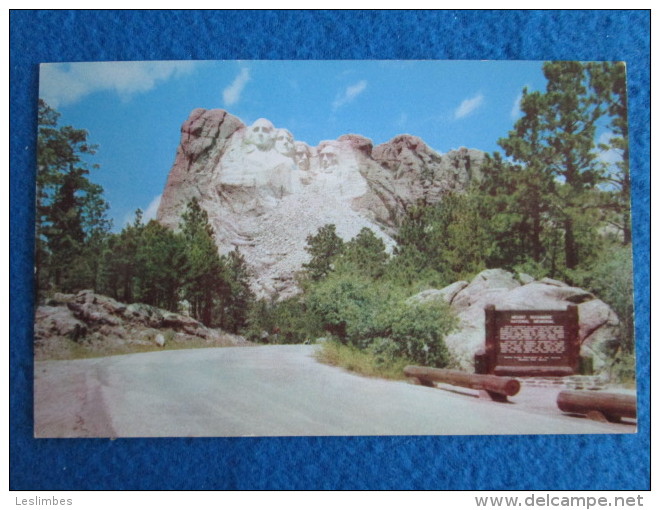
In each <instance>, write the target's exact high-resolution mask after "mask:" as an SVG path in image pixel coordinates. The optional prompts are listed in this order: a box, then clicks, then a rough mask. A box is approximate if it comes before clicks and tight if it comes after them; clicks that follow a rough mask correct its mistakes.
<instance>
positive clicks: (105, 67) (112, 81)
mask: <svg viewBox="0 0 660 510" xmlns="http://www.w3.org/2000/svg"><path fill="white" fill-rule="evenodd" d="M195 65H196V64H195V62H79V63H72V64H42V65H41V67H40V80H39V96H40V97H42V98H43V99H44V100H45V101H46V102H47V103H48V104H49V105H50V106H52V107H53V108H58V107H60V106H66V105H70V104H73V103H75V102H77V101H79V100H80V99H82V98H84V97H85V96H87V95H89V94H92V93H93V92H98V91H102V90H112V91H115V92H116V93H117V94H119V95H120V96H121V97H122V99H128V98H129V97H130V96H131V95H133V94H137V93H140V92H147V91H149V90H151V89H152V88H154V87H155V86H156V84H157V83H158V82H162V81H165V80H167V79H169V78H171V77H173V76H180V75H184V74H188V73H190V72H192V70H193V69H194V67H195Z"/></svg>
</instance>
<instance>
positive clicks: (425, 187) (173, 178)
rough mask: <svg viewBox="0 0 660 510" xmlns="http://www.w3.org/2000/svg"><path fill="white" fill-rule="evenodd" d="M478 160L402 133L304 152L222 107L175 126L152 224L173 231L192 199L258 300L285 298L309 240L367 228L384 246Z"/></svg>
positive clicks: (468, 174)
mask: <svg viewBox="0 0 660 510" xmlns="http://www.w3.org/2000/svg"><path fill="white" fill-rule="evenodd" d="M483 159H484V153H483V152H481V151H477V150H472V149H470V150H468V149H465V148H462V149H459V150H457V151H451V152H449V153H447V154H443V155H441V154H438V153H437V152H435V151H433V150H432V149H431V148H430V147H428V146H427V145H426V144H425V143H424V142H423V141H422V140H421V139H419V138H417V137H414V136H409V135H399V136H397V137H395V138H393V139H392V140H390V141H389V142H387V143H384V144H382V145H378V146H376V147H374V146H373V144H372V142H371V140H369V139H367V138H365V137H363V136H359V135H353V134H349V135H344V136H341V137H339V138H338V139H337V140H332V141H324V142H321V143H320V144H319V145H318V146H317V147H311V146H309V145H307V144H306V143H304V142H299V141H296V140H294V138H293V136H292V134H291V133H290V132H289V131H287V130H286V129H278V128H276V127H275V126H273V124H272V123H271V122H270V121H268V120H266V119H259V120H257V121H256V122H254V123H253V124H252V125H251V126H246V125H245V124H243V122H241V121H240V120H239V119H238V118H237V117H234V116H233V115H231V114H229V113H227V112H226V111H224V110H204V109H197V110H194V111H193V112H192V113H191V114H190V117H189V118H188V120H186V121H185V122H184V124H183V126H182V128H181V143H180V144H179V147H178V149H177V153H176V159H175V162H174V165H173V167H172V170H171V171H170V174H169V177H168V180H167V184H166V187H165V191H164V193H163V196H162V200H161V203H160V208H159V210H158V220H159V221H160V222H161V223H163V224H164V225H167V226H169V227H171V228H177V227H178V226H179V223H180V218H181V214H182V212H183V211H184V209H185V207H186V204H187V202H188V201H189V200H190V199H191V198H193V197H195V198H197V199H198V200H199V202H200V205H201V206H202V207H203V208H204V209H205V210H206V211H207V213H208V215H209V221H210V222H211V224H212V226H213V229H214V231H215V236H216V243H217V244H218V248H219V250H220V252H221V253H226V252H228V251H230V250H232V249H234V247H239V249H240V250H241V252H242V253H243V255H244V256H245V258H246V260H247V262H248V264H249V265H250V267H251V269H252V271H253V275H254V279H253V290H254V291H255V292H256V293H257V295H260V296H274V295H277V296H279V297H286V296H289V295H292V294H294V293H295V292H296V288H295V285H294V283H293V281H294V275H295V273H296V272H297V271H298V270H299V269H300V268H301V266H302V264H303V263H304V262H306V261H307V260H308V255H307V253H306V252H305V250H304V247H305V244H306V241H305V239H306V237H307V236H308V235H309V234H314V233H315V232H316V231H317V230H318V229H319V228H320V227H322V226H323V225H325V224H328V223H333V224H335V225H336V227H337V233H338V234H339V235H340V236H341V237H343V238H344V239H346V240H348V239H350V238H352V237H354V236H355V235H357V234H358V233H359V231H360V230H361V229H362V228H363V227H368V228H370V229H371V230H373V231H374V233H375V234H376V235H377V236H379V237H380V238H381V239H382V240H383V241H384V242H385V244H386V246H388V248H389V249H391V248H392V247H393V246H394V241H393V239H392V236H393V234H394V233H395V231H396V226H397V222H398V220H399V219H400V218H401V216H402V214H403V213H404V211H405V210H406V208H407V207H408V206H410V205H411V204H414V203H416V202H418V201H420V200H423V201H426V202H429V203H435V202H437V201H440V200H441V199H442V197H443V196H444V195H446V194H447V193H449V192H452V191H460V190H463V189H464V188H465V187H466V186H467V184H468V183H469V182H470V181H471V180H472V179H474V178H478V176H479V170H480V167H481V165H482V162H483Z"/></svg>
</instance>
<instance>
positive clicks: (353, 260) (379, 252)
mask: <svg viewBox="0 0 660 510" xmlns="http://www.w3.org/2000/svg"><path fill="white" fill-rule="evenodd" d="M388 259H389V256H388V254H387V252H386V250H385V243H384V242H383V240H382V239H380V238H379V237H377V236H376V234H374V233H373V231H372V230H371V229H368V228H367V227H363V228H362V230H360V232H359V233H358V235H357V236H355V237H354V238H353V239H351V240H350V241H349V242H348V243H346V245H345V248H344V251H343V254H342V256H341V261H342V263H343V264H345V265H348V266H350V267H353V268H355V270H356V271H357V272H358V273H359V274H361V275H362V276H367V277H369V278H380V277H381V276H382V275H383V273H384V272H385V268H386V265H387V261H388Z"/></svg>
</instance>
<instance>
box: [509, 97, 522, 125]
mask: <svg viewBox="0 0 660 510" xmlns="http://www.w3.org/2000/svg"><path fill="white" fill-rule="evenodd" d="M522 96H523V95H522V92H521V93H520V94H518V96H517V97H516V99H515V101H514V102H513V107H512V108H511V118H512V119H513V120H516V119H517V118H518V117H520V115H521V114H522V111H521V110H520V101H522Z"/></svg>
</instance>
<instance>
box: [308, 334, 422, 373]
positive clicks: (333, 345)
mask: <svg viewBox="0 0 660 510" xmlns="http://www.w3.org/2000/svg"><path fill="white" fill-rule="evenodd" d="M315 356H316V359H317V360H318V361H320V362H321V363H325V364H327V365H333V366H336V367H342V368H345V369H346V370H350V371H351V372H355V373H358V374H360V375H364V376H367V377H380V378H383V379H395V380H401V379H405V378H406V377H405V375H404V374H403V368H404V367H405V366H406V365H411V364H412V363H411V361H410V360H407V359H402V358H394V359H392V358H385V357H383V356H381V355H378V354H374V353H372V352H370V351H363V350H360V349H358V348H356V347H352V346H350V345H343V344H340V343H339V342H332V341H330V342H326V343H324V344H323V345H322V347H321V349H319V350H318V351H317V352H316V355H315Z"/></svg>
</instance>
